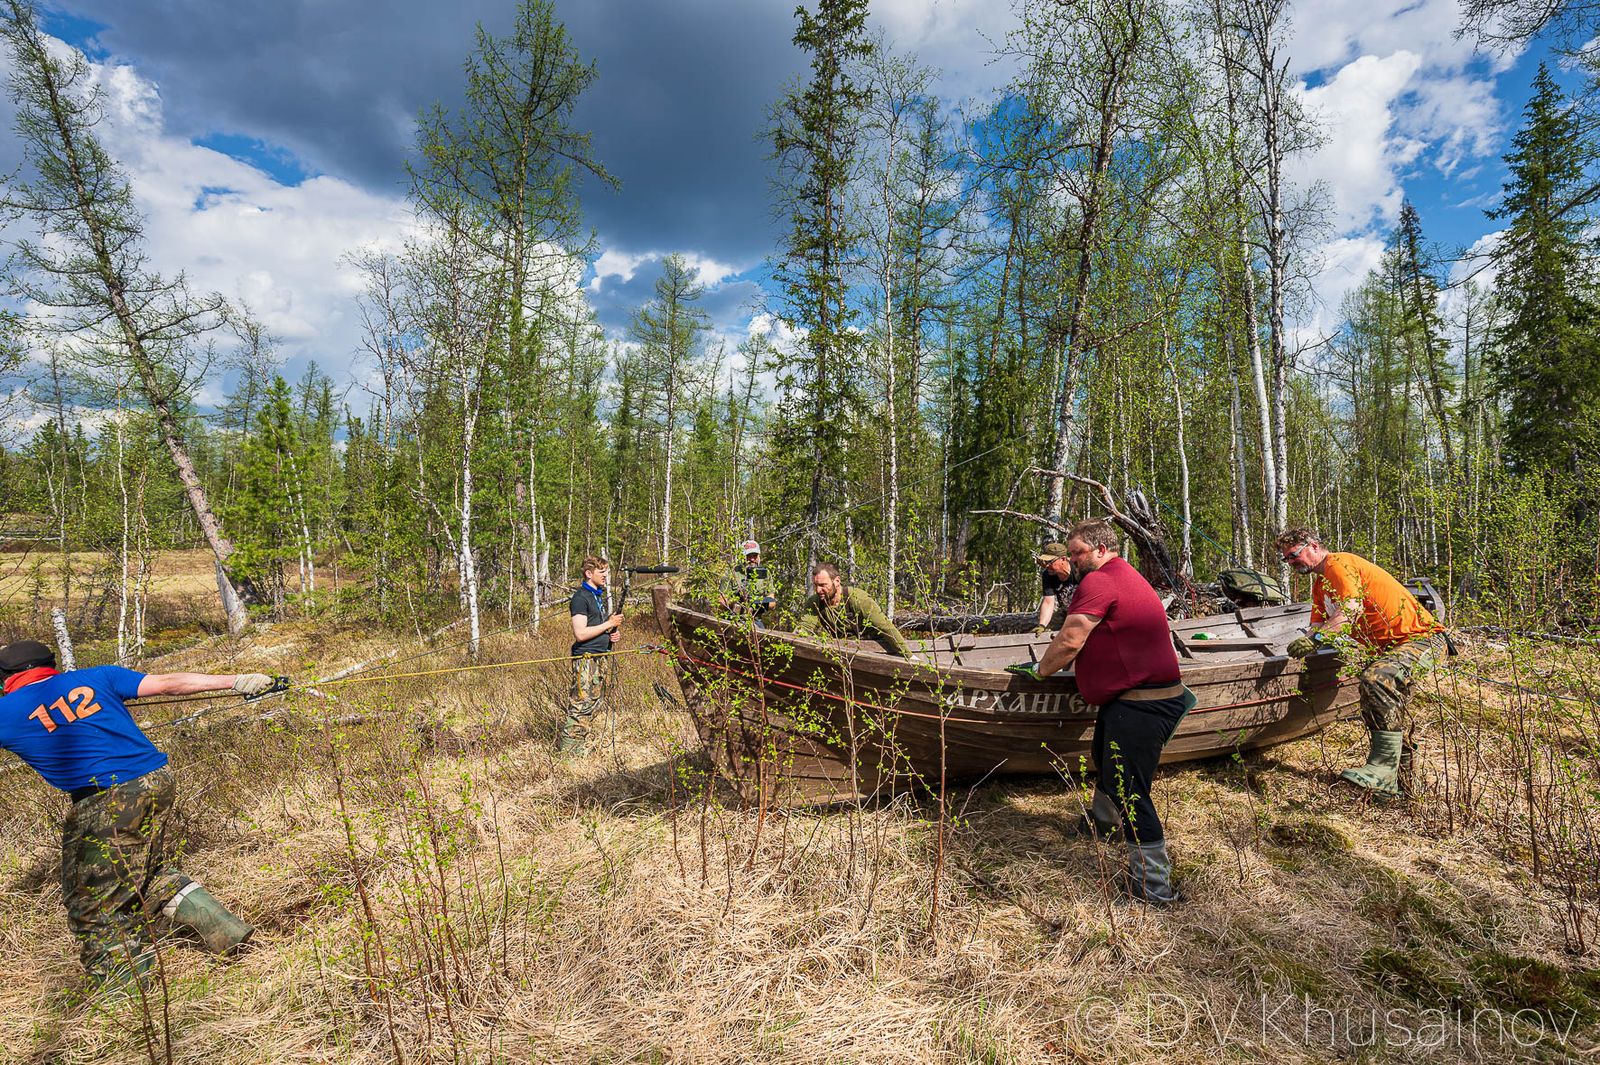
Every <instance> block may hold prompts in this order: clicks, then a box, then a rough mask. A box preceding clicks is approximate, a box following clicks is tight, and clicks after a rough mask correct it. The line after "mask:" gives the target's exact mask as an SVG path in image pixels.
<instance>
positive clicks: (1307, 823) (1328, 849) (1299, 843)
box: [1267, 817, 1352, 854]
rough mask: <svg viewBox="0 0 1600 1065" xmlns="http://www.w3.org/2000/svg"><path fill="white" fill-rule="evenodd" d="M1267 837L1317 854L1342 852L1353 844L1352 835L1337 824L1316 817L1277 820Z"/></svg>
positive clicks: (1284, 844) (1282, 845) (1281, 843)
mask: <svg viewBox="0 0 1600 1065" xmlns="http://www.w3.org/2000/svg"><path fill="white" fill-rule="evenodd" d="M1267 839H1268V840H1270V841H1272V842H1273V843H1275V844H1277V845H1278V846H1280V847H1285V848H1289V849H1291V850H1298V851H1310V852H1313V853H1316V854H1342V853H1344V852H1345V851H1348V850H1349V849H1350V848H1351V846H1352V843H1351V841H1350V837H1349V836H1347V835H1345V834H1344V832H1343V831H1342V830H1340V829H1339V827H1338V826H1337V825H1334V824H1331V823H1330V822H1327V821H1324V820H1322V819H1321V818H1316V817H1307V818H1303V819H1300V820H1294V821H1278V822H1275V823H1274V824H1273V825H1272V827H1271V828H1268V829H1267Z"/></svg>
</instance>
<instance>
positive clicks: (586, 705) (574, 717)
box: [561, 655, 610, 745]
mask: <svg viewBox="0 0 1600 1065" xmlns="http://www.w3.org/2000/svg"><path fill="white" fill-rule="evenodd" d="M609 666H610V662H609V660H608V659H605V658H597V657H595V656H594V655H583V656H581V657H579V658H574V659H573V660H572V686H571V687H570V688H568V689H567V720H566V723H565V724H564V725H562V726H561V742H562V743H563V744H564V745H570V744H582V743H587V742H588V741H589V719H590V718H592V717H594V714H595V711H596V710H598V709H600V707H601V706H602V705H603V704H604V703H605V699H606V688H607V684H606V681H607V679H608V677H609V676H610V671H609Z"/></svg>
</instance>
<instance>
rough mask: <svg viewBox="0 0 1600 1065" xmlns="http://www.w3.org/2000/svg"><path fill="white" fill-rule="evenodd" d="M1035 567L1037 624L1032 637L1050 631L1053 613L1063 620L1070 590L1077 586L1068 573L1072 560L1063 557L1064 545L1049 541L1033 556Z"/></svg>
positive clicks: (1064, 554) (1070, 573) (1074, 577)
mask: <svg viewBox="0 0 1600 1065" xmlns="http://www.w3.org/2000/svg"><path fill="white" fill-rule="evenodd" d="M1033 559H1034V561H1035V562H1037V563H1039V583H1040V586H1041V588H1040V595H1039V620H1038V624H1036V625H1035V626H1034V627H1033V634H1034V635H1035V636H1042V635H1043V634H1045V633H1046V632H1049V631H1050V621H1051V619H1053V618H1054V617H1055V616H1056V614H1057V613H1060V615H1061V616H1062V617H1066V616H1067V604H1068V603H1069V602H1071V601H1072V590H1073V588H1075V587H1076V586H1077V583H1078V580H1077V576H1076V574H1074V573H1073V572H1072V560H1071V559H1069V558H1068V557H1067V545H1066V544H1063V543H1060V542H1058V541H1056V540H1051V541H1050V542H1049V543H1047V544H1045V545H1044V546H1043V547H1041V548H1040V549H1039V552H1038V554H1036V555H1034V556H1033Z"/></svg>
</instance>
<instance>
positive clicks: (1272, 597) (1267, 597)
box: [1217, 568, 1289, 606]
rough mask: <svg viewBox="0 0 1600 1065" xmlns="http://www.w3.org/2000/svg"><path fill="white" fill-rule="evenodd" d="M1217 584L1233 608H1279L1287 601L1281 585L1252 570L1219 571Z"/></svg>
mask: <svg viewBox="0 0 1600 1065" xmlns="http://www.w3.org/2000/svg"><path fill="white" fill-rule="evenodd" d="M1217 584H1218V586H1220V587H1221V588H1222V594H1223V595H1225V596H1227V597H1228V601H1229V602H1231V603H1233V604H1234V605H1235V606H1281V605H1282V604H1284V603H1287V602H1288V601H1289V594H1288V593H1287V592H1285V591H1284V590H1283V585H1281V584H1279V583H1278V582H1277V581H1276V580H1275V579H1273V578H1272V577H1269V576H1267V575H1266V574H1265V573H1260V572H1258V571H1256V570H1253V569H1242V568H1241V569H1225V570H1221V571H1220V572H1218V573H1217Z"/></svg>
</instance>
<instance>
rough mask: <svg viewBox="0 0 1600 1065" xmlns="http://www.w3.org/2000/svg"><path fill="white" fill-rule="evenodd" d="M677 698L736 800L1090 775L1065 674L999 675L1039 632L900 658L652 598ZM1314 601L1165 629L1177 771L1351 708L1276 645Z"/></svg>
mask: <svg viewBox="0 0 1600 1065" xmlns="http://www.w3.org/2000/svg"><path fill="white" fill-rule="evenodd" d="M654 606H655V613H656V620H657V623H658V624H659V625H660V627H661V631H662V633H663V634H665V636H666V639H667V643H668V645H669V650H670V651H671V653H672V655H673V660H674V665H675V668H676V671H677V674H678V680H679V683H680V684H681V686H682V688H683V694H684V700H685V703H686V705H687V706H688V708H689V712H690V714H691V716H692V717H693V719H694V723H695V727H696V729H697V730H698V732H699V734H700V736H701V739H702V740H703V741H704V743H705V745H706V748H707V750H708V751H709V752H710V754H711V757H712V759H713V761H714V762H715V763H716V765H717V767H718V769H719V770H720V771H721V772H722V773H723V774H724V775H725V776H726V777H728V779H730V780H731V781H733V782H734V783H735V784H737V785H738V786H739V787H740V788H741V789H743V790H745V791H747V792H752V793H754V792H759V791H763V790H764V791H766V792H768V795H769V798H771V799H773V800H776V801H780V802H782V801H801V802H805V801H817V800H832V799H841V798H845V799H848V798H854V797H858V796H873V795H880V794H883V793H886V792H890V791H895V790H901V789H905V788H915V787H931V786H935V785H937V783H938V781H939V780H940V777H941V774H942V775H943V777H944V779H945V780H946V781H947V782H952V783H953V782H958V781H970V780H977V779H982V778H985V777H989V776H991V775H1006V774H1037V773H1052V772H1060V771H1062V770H1068V771H1071V772H1074V773H1076V772H1078V771H1079V769H1080V767H1081V766H1083V767H1086V766H1087V759H1088V755H1089V749H1090V745H1091V741H1092V739H1093V734H1094V718H1095V710H1094V707H1092V706H1089V705H1088V704H1086V703H1085V702H1084V701H1083V699H1082V697H1081V696H1080V695H1079V694H1078V691H1077V687H1076V685H1075V683H1074V681H1073V679H1072V676H1071V674H1070V673H1069V674H1067V675H1066V676H1065V677H1060V678H1056V677H1052V678H1050V679H1049V680H1046V681H1033V680H1029V679H1027V678H1025V677H1019V676H1016V675H1014V674H1011V673H1007V672H1005V671H1004V667H1005V666H1006V665H1009V664H1011V663H1013V662H1026V661H1029V660H1035V661H1036V660H1037V659H1038V656H1039V655H1040V654H1042V653H1043V651H1044V648H1045V646H1046V645H1047V644H1048V637H1047V636H1033V635H1031V634H1022V635H998V636H981V635H974V634H971V633H947V634H941V635H938V636H935V637H933V638H931V639H927V640H921V641H914V642H913V643H912V649H913V655H914V657H913V658H912V659H910V660H906V659H900V658H895V657H893V656H890V655H887V654H884V653H883V651H882V649H881V648H879V647H878V645H877V644H876V643H871V642H867V641H848V640H846V641H825V640H817V639H813V638H809V637H805V636H798V635H795V634H793V633H787V632H774V631H767V630H759V629H750V628H748V627H746V626H743V625H739V624H735V623H731V622H728V621H724V620H721V619H718V618H715V617H712V616H710V615H708V614H705V613H701V612H699V611H696V610H693V609H690V608H689V607H687V606H685V605H683V604H680V603H675V602H673V601H672V598H671V592H670V590H669V589H667V588H665V587H658V588H657V589H655V591H654ZM1309 610H1310V607H1309V606H1308V605H1306V604H1293V605H1290V606H1286V607H1259V608H1255V609H1252V610H1245V611H1242V612H1240V613H1238V614H1229V615H1221V616H1219V617H1211V618H1198V619H1188V620H1184V621H1178V622H1174V623H1173V625H1172V630H1173V640H1174V644H1175V646H1176V647H1177V648H1178V650H1179V652H1180V655H1181V657H1180V664H1181V668H1182V671H1183V678H1184V682H1185V683H1186V684H1187V685H1188V686H1189V687H1190V689H1191V690H1193V691H1194V693H1195V695H1196V697H1197V698H1198V699H1199V703H1198V705H1197V706H1196V707H1195V709H1194V710H1193V711H1191V712H1190V713H1189V715H1188V716H1187V717H1185V718H1184V720H1183V722H1182V723H1181V724H1180V725H1179V727H1178V731H1177V733H1176V734H1175V735H1174V736H1173V738H1172V740H1171V742H1170V743H1168V745H1167V748H1166V751H1165V753H1164V755H1163V761H1166V762H1174V761H1182V760H1187V759H1195V758H1207V757H1212V756H1216V755H1223V754H1231V753H1233V752H1235V751H1245V750H1254V749H1257V748H1261V747H1267V746H1271V745H1273V744H1278V743H1285V742H1287V741H1289V740H1294V739H1298V738H1300V737H1302V736H1306V735H1310V734H1312V733H1315V732H1317V731H1320V730H1321V729H1323V728H1326V727H1327V726H1328V725H1329V724H1331V723H1332V722H1334V721H1336V720H1339V719H1340V718H1342V717H1347V716H1350V715H1351V714H1352V713H1353V711H1354V709H1355V707H1356V704H1357V693H1356V688H1355V682H1354V680H1353V678H1348V677H1342V676H1341V674H1340V668H1339V666H1340V664H1339V659H1338V657H1337V655H1336V654H1335V653H1334V652H1332V651H1331V650H1328V651H1320V652H1318V653H1317V654H1315V655H1313V656H1312V657H1311V658H1309V659H1306V660H1305V661H1300V660H1297V659H1292V658H1289V657H1287V656H1286V655H1285V653H1284V646H1285V644H1286V643H1287V641H1288V640H1290V639H1292V638H1293V636H1294V635H1295V634H1297V633H1298V632H1300V631H1302V630H1303V629H1304V627H1305V624H1306V621H1307V620H1308V618H1307V616H1306V615H1307V613H1308V611H1309Z"/></svg>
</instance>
